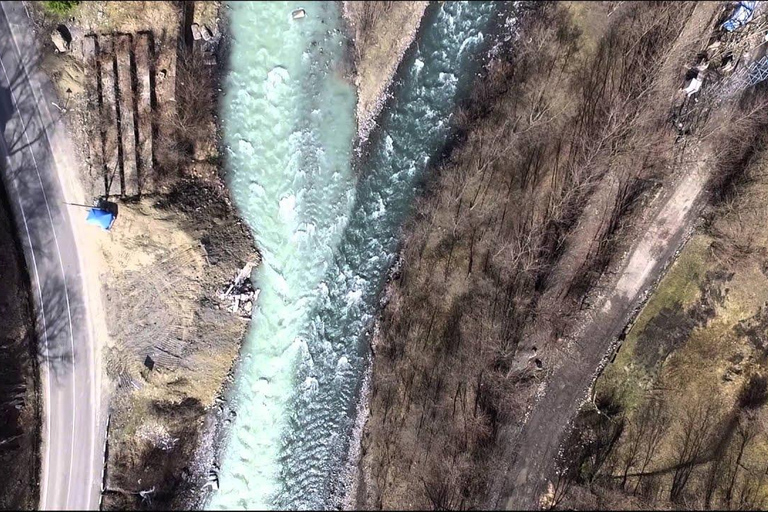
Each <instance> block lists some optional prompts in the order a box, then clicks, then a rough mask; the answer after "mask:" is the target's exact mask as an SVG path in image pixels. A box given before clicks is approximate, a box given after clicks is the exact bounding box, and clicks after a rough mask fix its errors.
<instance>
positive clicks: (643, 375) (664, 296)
mask: <svg viewBox="0 0 768 512" xmlns="http://www.w3.org/2000/svg"><path fill="white" fill-rule="evenodd" d="M710 243H711V239H710V238H709V237H707V236H704V235H698V236H695V237H694V238H693V239H691V240H690V242H689V243H688V244H687V245H686V246H685V248H684V249H683V251H682V252H681V253H680V256H679V258H678V259H677V261H676V262H675V263H674V264H673V265H672V267H671V268H670V270H669V272H668V273H667V275H666V276H665V277H664V279H663V280H662V281H661V283H660V284H659V287H658V288H657V289H656V292H655V293H654V294H653V296H652V297H651V299H650V300H649V301H648V303H647V304H646V306H645V307H644V308H643V310H642V311H641V312H640V315H639V316H638V317H637V320H636V322H635V325H634V326H633V328H632V330H631V331H630V332H629V334H628V335H627V337H626V339H625V340H624V342H623V343H622V346H621V350H619V353H618V354H617V355H616V359H615V360H614V362H613V363H612V364H610V365H608V367H607V368H606V369H605V371H604V372H603V374H602V375H601V376H600V378H599V379H598V380H597V383H596V384H595V391H596V393H597V394H598V395H600V396H607V395H609V394H611V393H615V396H616V397H617V399H618V400H619V401H620V402H621V404H622V406H623V407H624V409H626V410H633V409H635V408H636V407H637V405H638V404H639V403H640V402H641V401H642V398H643V396H644V395H645V394H646V393H647V392H648V391H649V390H650V388H651V386H652V384H653V381H654V379H655V375H656V371H655V369H654V368H652V367H649V366H647V365H646V364H643V363H642V362H641V361H639V360H638V359H639V358H638V357H637V356H638V353H639V351H640V350H639V349H640V348H641V347H640V346H639V345H641V344H644V343H651V342H653V340H649V339H647V337H646V336H645V331H646V327H648V325H649V324H650V323H651V322H652V321H653V320H654V319H657V318H658V317H659V316H660V314H662V312H664V313H668V312H671V311H682V310H684V309H685V308H686V307H688V306H690V305H691V304H693V303H694V302H695V301H696V300H697V299H699V297H700V295H701V289H700V286H701V283H702V281H703V279H704V275H705V273H706V270H707V251H708V249H709V245H710ZM642 348H645V347H642Z"/></svg>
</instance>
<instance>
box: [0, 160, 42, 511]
mask: <svg viewBox="0 0 768 512" xmlns="http://www.w3.org/2000/svg"><path fill="white" fill-rule="evenodd" d="M0 165H2V164H0ZM8 200H9V198H8V196H7V195H6V193H5V189H4V187H3V186H2V184H0V317H1V318H2V319H3V320H2V332H1V333H0V368H2V371H0V464H1V465H2V467H4V468H13V471H10V472H8V473H6V474H5V475H4V476H3V478H2V480H0V508H1V509H3V510H32V509H35V508H37V503H38V492H39V487H38V485H39V479H40V429H41V416H40V395H39V389H38V388H39V375H38V364H37V345H36V340H37V338H36V336H35V330H34V313H33V309H32V299H31V296H30V280H29V274H28V273H27V269H26V264H25V263H24V255H23V254H22V252H21V245H20V242H19V239H18V235H17V233H16V225H15V224H14V222H13V221H12V219H11V207H10V204H9V203H8Z"/></svg>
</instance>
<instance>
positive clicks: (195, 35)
mask: <svg viewBox="0 0 768 512" xmlns="http://www.w3.org/2000/svg"><path fill="white" fill-rule="evenodd" d="M189 28H191V29H192V39H194V40H195V41H199V40H200V39H201V38H202V37H203V34H202V33H201V32H200V25H198V24H197V23H193V24H192V25H190V27H189Z"/></svg>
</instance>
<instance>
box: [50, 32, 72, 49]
mask: <svg viewBox="0 0 768 512" xmlns="http://www.w3.org/2000/svg"><path fill="white" fill-rule="evenodd" d="M51 41H53V45H54V46H55V47H56V51H58V52H59V53H66V52H67V50H69V43H67V40H66V39H64V36H63V35H61V32H59V31H58V30H54V31H53V32H51Z"/></svg>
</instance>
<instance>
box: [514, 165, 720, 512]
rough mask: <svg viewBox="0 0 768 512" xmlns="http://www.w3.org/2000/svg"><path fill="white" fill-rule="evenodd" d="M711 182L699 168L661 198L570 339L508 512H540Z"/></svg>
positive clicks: (525, 434)
mask: <svg viewBox="0 0 768 512" xmlns="http://www.w3.org/2000/svg"><path fill="white" fill-rule="evenodd" d="M706 178H707V173H706V172H705V171H704V165H702V164H699V165H698V167H697V168H695V169H693V170H691V171H690V172H689V173H688V174H686V175H684V176H683V177H682V178H681V179H680V180H679V182H678V183H676V184H675V186H673V187H671V189H670V190H669V191H668V192H667V193H666V194H664V195H663V196H662V197H660V198H659V199H660V201H659V202H658V206H657V208H656V210H655V215H653V216H652V217H651V221H650V222H649V224H648V225H647V229H646V230H645V234H644V236H643V237H642V238H641V239H640V240H639V242H638V243H637V244H636V245H635V246H634V248H633V249H632V251H631V252H630V254H629V255H628V257H626V258H625V260H624V261H625V263H624V264H623V267H622V268H621V269H620V271H619V272H617V275H616V277H615V278H614V279H613V283H612V284H613V286H610V285H609V288H608V289H610V290H611V291H610V292H609V293H608V294H607V295H606V296H604V297H603V298H602V300H600V301H599V302H597V303H596V304H595V306H594V308H593V309H592V310H590V312H589V313H588V317H587V318H586V319H585V321H584V322H582V325H585V326H586V328H584V329H583V330H582V331H581V332H578V333H577V334H576V335H574V336H572V337H571V338H570V340H569V342H568V345H567V346H566V348H565V353H564V357H563V358H562V362H561V363H560V364H559V365H558V366H556V367H554V368H552V369H551V377H550V378H549V379H548V380H547V387H546V389H545V390H544V392H543V393H544V394H543V396H542V397H541V398H540V399H539V400H538V402H537V403H536V404H535V406H534V407H533V409H532V410H531V412H530V415H529V417H528V420H527V422H526V423H525V425H524V426H523V430H522V432H521V434H520V436H519V438H518V442H517V443H516V448H515V449H514V450H513V451H512V454H513V457H514V459H513V461H512V465H511V468H510V470H509V472H508V475H507V496H509V498H508V500H507V502H506V508H507V509H515V510H519V509H527V510H531V509H537V508H539V499H540V497H541V496H542V494H543V493H545V492H546V491H547V482H548V481H551V482H552V483H553V484H554V483H555V482H554V478H555V471H556V458H557V452H558V449H559V447H560V444H561V442H562V441H563V439H564V436H565V434H566V433H567V430H568V427H569V425H570V422H571V420H572V419H573V418H574V417H575V415H576V412H577V411H578V408H579V406H580V405H581V403H582V402H583V400H584V399H585V398H587V393H588V390H589V387H590V386H591V384H592V381H593V379H594V377H595V375H596V371H597V369H598V368H599V367H600V365H601V361H602V360H603V358H604V357H605V356H606V354H607V353H608V352H609V349H610V347H611V345H612V343H613V342H614V341H615V340H616V339H617V338H618V336H619V334H620V333H621V331H622V329H623V328H624V326H625V325H626V324H627V322H628V321H629V319H630V317H631V315H632V313H633V311H634V310H635V308H636V307H637V306H638V305H639V304H640V303H641V302H642V300H643V297H644V295H645V292H646V291H647V290H648V289H649V288H650V287H651V286H653V285H654V283H655V282H656V280H657V279H658V277H659V275H660V274H661V273H662V272H663V270H664V268H665V267H666V265H667V264H668V263H669V262H670V261H671V260H672V258H673V257H674V255H675V253H676V251H677V250H678V249H679V248H680V246H681V244H682V243H683V242H684V241H685V238H686V233H687V230H688V228H689V227H690V224H691V222H692V221H693V220H694V219H695V216H696V211H697V206H698V204H699V201H697V199H699V198H700V196H701V192H702V190H703V188H704V184H705V182H706ZM510 491H511V492H510Z"/></svg>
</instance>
